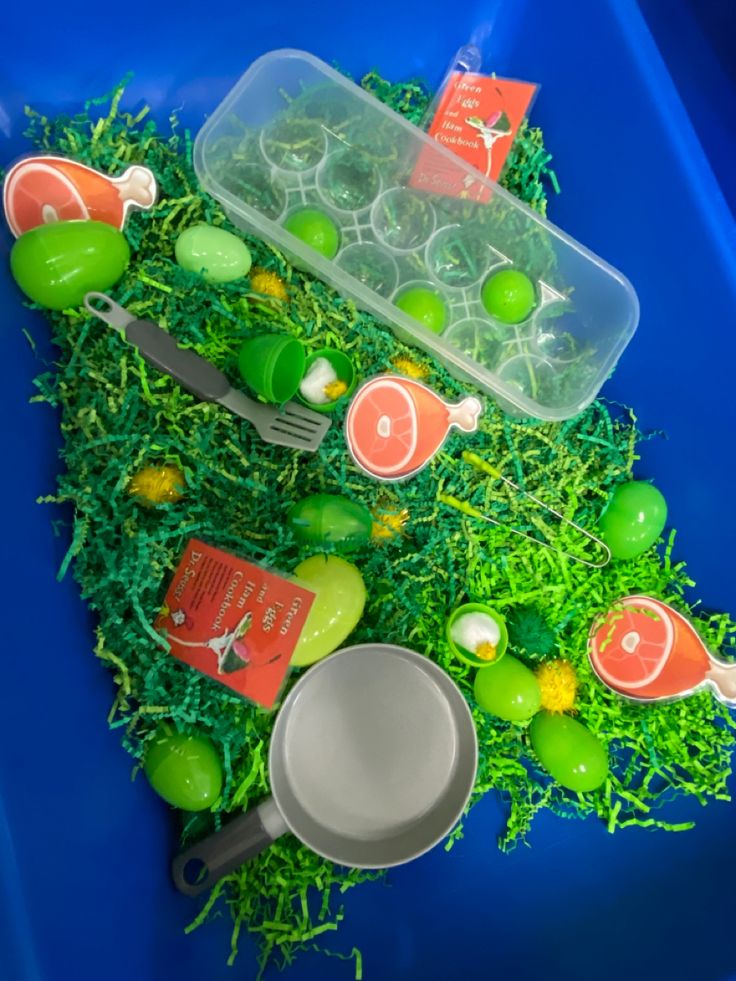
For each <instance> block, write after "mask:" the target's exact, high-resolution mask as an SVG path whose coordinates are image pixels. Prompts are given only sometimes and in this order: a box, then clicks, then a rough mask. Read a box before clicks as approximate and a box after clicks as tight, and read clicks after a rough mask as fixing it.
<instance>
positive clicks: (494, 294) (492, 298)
mask: <svg viewBox="0 0 736 981" xmlns="http://www.w3.org/2000/svg"><path fill="white" fill-rule="evenodd" d="M480 298H481V301H482V303H483V306H484V307H485V308H486V310H487V311H488V313H490V315H491V316H492V317H495V318H496V320H500V321H501V323H502V324H520V323H521V321H522V320H526V318H527V317H528V316H529V314H530V313H531V312H532V310H533V309H534V307H535V306H536V304H537V296H536V293H535V292H534V283H532V281H531V279H529V277H528V276H527V275H526V273H523V272H520V271H519V270H518V269H501V270H500V272H497V273H493V275H492V276H489V277H488V279H487V280H486V281H485V283H484V284H483V288H482V290H481V294H480Z"/></svg>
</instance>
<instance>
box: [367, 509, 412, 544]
mask: <svg viewBox="0 0 736 981" xmlns="http://www.w3.org/2000/svg"><path fill="white" fill-rule="evenodd" d="M373 517H374V518H375V519H376V520H375V521H374V522H373V531H372V532H371V538H378V539H386V538H394V537H395V536H396V535H400V534H401V532H402V530H403V528H404V525H405V524H406V522H407V521H408V520H409V512H408V511H407V510H406V508H404V509H403V510H402V511H397V512H395V513H394V514H374V515H373Z"/></svg>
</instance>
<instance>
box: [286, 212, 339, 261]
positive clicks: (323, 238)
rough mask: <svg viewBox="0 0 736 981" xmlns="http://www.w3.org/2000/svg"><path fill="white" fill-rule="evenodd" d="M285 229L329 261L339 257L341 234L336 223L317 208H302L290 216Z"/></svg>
mask: <svg viewBox="0 0 736 981" xmlns="http://www.w3.org/2000/svg"><path fill="white" fill-rule="evenodd" d="M284 228H285V229H286V230H287V231H288V232H291V234H292V235H296V237H297V238H299V239H301V240H302V242H304V244H305V245H308V246H309V247H310V248H311V249H314V250H315V251H316V252H319V253H320V255H323V256H325V257H326V258H327V259H334V258H335V256H336V255H337V250H338V249H339V247H340V233H339V232H338V230H337V225H336V224H335V223H334V221H333V220H332V219H331V218H329V217H328V216H327V215H326V214H325V213H324V212H322V211H318V210H317V209H316V208H302V209H301V210H299V211H295V212H293V214H291V215H289V217H288V218H287V219H286V221H285V222H284Z"/></svg>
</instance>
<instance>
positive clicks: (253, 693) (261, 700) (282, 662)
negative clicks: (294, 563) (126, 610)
mask: <svg viewBox="0 0 736 981" xmlns="http://www.w3.org/2000/svg"><path fill="white" fill-rule="evenodd" d="M314 597H315V594H314V593H313V592H311V591H310V590H308V589H305V588H303V587H302V586H300V585H299V584H298V583H296V582H294V581H293V580H290V579H287V578H285V577H283V576H280V575H278V574H277V573H275V572H270V571H268V570H266V569H263V568H261V567H260V566H258V565H255V564H254V563H252V562H247V561H246V560H245V559H241V558H238V557H237V556H235V555H231V554H230V553H229V552H223V551H221V550H220V549H218V548H213V547H212V546H211V545H207V544H205V542H201V541H198V540H197V539H196V538H193V539H191V540H190V542H189V543H188V545H187V548H186V551H185V552H184V556H183V558H182V560H181V562H180V563H179V566H178V568H177V570H176V572H175V574H174V578H173V580H172V581H171V585H170V586H169V589H168V592H167V593H166V599H165V601H164V606H163V608H162V610H161V612H160V613H159V615H158V617H157V618H156V622H155V626H156V629H157V630H158V631H159V632H160V633H161V635H162V636H163V637H164V638H165V639H166V640H167V641H168V643H169V645H170V653H171V654H172V655H173V656H174V657H176V658H178V660H180V661H183V662H184V663H185V664H188V665H189V666H190V667H192V668H195V669H196V670H197V671H201V672H202V674H206V675H208V676H209V677H210V678H214V679H215V681H219V682H221V684H223V685H227V687H228V688H232V690H233V691H235V692H237V693H238V694H239V695H243V696H244V697H245V698H249V699H251V700H252V701H254V702H257V703H258V704H259V705H262V706H263V707H264V708H272V707H273V705H274V703H275V702H276V699H277V697H278V694H279V691H280V690H281V686H282V684H283V682H284V678H285V677H286V672H287V671H288V668H289V662H290V661H291V657H292V655H293V653H294V648H295V647H296V643H297V640H298V639H299V635H300V633H301V631H302V628H303V627H304V623H305V621H306V619H307V614H308V613H309V610H310V608H311V606H312V603H313V601H314Z"/></svg>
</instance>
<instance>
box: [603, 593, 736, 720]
mask: <svg viewBox="0 0 736 981" xmlns="http://www.w3.org/2000/svg"><path fill="white" fill-rule="evenodd" d="M588 657H589V658H590V663H591V665H592V667H593V670H594V671H595V673H596V674H597V675H598V677H599V678H600V680H601V681H602V682H603V683H604V684H605V685H607V686H608V687H609V688H611V689H612V690H613V691H615V692H617V693H618V694H619V695H623V696H624V697H625V698H628V699H631V700H633V701H639V702H656V701H664V700H671V699H674V698H682V697H684V696H686V695H691V694H692V693H693V692H695V691H698V690H700V689H703V688H710V689H711V690H712V691H713V693H714V694H715V696H716V698H718V699H719V700H720V701H722V702H724V703H725V704H726V705H729V706H731V707H736V664H728V663H726V662H725V661H721V660H719V659H718V658H715V657H713V655H712V654H711V653H710V651H709V650H708V649H707V647H706V646H705V644H704V643H703V641H702V640H701V639H700V636H699V634H698V633H697V631H696V630H695V628H694V627H693V625H692V624H691V623H690V621H689V620H687V619H686V618H685V617H684V616H683V615H682V614H681V613H678V612H677V610H675V609H673V608H672V607H671V606H668V605H667V604H666V603H662V602H661V601H660V600H657V599H653V598H652V597H651V596H624V598H623V599H620V600H618V601H617V602H616V603H614V604H613V606H612V607H611V608H610V609H609V610H608V612H607V613H606V614H605V615H604V616H603V617H601V618H599V619H598V620H596V622H595V623H594V624H593V627H592V630H591V632H590V637H589V639H588Z"/></svg>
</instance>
